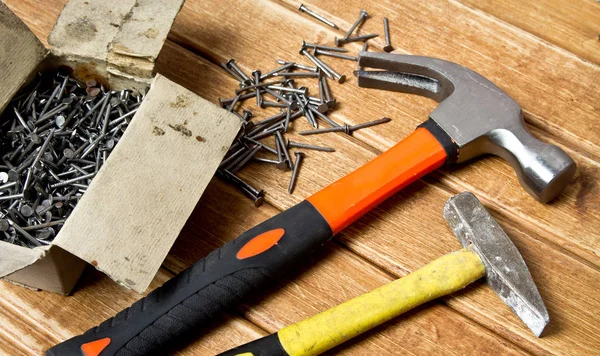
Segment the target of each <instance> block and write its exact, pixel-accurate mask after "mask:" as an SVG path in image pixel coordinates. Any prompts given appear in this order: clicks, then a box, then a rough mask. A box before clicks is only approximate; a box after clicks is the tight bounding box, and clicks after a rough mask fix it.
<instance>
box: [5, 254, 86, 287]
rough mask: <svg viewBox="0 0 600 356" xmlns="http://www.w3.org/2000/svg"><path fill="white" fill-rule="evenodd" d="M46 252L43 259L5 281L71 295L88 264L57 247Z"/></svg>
mask: <svg viewBox="0 0 600 356" xmlns="http://www.w3.org/2000/svg"><path fill="white" fill-rule="evenodd" d="M28 250H29V249H28ZM45 252H46V253H45V255H44V256H43V257H42V258H40V259H38V260H36V261H35V262H34V263H32V264H31V265H29V266H27V268H23V269H20V270H18V271H16V272H14V273H12V274H9V275H8V276H6V277H4V279H6V280H8V281H10V282H13V283H15V284H19V285H22V286H25V287H29V288H34V289H43V290H46V291H50V292H54V293H60V294H64V295H67V294H69V293H70V292H71V290H72V289H73V287H74V286H75V283H76V282H77V280H78V279H79V276H80V275H81V273H82V272H83V270H84V268H85V266H86V265H87V264H86V263H85V262H84V261H82V260H81V259H79V258H77V257H75V256H73V255H72V254H70V253H69V252H67V251H65V250H63V249H61V248H60V247H57V246H47V247H46V248H45Z"/></svg>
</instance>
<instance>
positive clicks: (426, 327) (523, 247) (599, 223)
mask: <svg viewBox="0 0 600 356" xmlns="http://www.w3.org/2000/svg"><path fill="white" fill-rule="evenodd" d="M3 1H5V2H6V3H7V4H8V5H9V6H10V7H11V8H12V9H13V10H14V11H15V12H16V13H17V14H18V15H19V16H20V17H21V18H23V20H24V21H25V22H26V23H27V24H28V25H29V26H30V28H31V29H32V30H33V31H34V33H36V35H37V36H38V37H39V38H40V39H41V40H42V41H44V42H45V40H44V39H45V38H46V37H47V35H48V34H49V32H50V30H51V28H52V24H53V23H54V22H55V20H56V17H57V16H58V13H59V12H60V10H61V8H62V6H63V4H64V0H50V1H45V2H44V6H43V7H44V11H43V12H42V11H39V6H40V5H39V3H38V1H35V0H3ZM304 3H305V4H306V5H307V6H308V7H310V8H314V9H315V10H317V11H318V12H320V13H323V14H324V15H326V16H327V17H329V18H331V19H333V20H334V21H335V22H336V23H337V24H338V25H339V26H340V27H341V28H342V29H344V28H348V27H349V26H350V25H351V23H352V22H353V21H354V19H355V18H356V16H357V14H358V12H359V10H360V9H361V8H364V9H365V10H367V11H368V12H369V13H370V14H371V15H372V16H373V18H372V19H371V20H369V21H367V22H366V24H365V25H364V26H363V28H362V30H361V31H362V32H363V33H369V32H376V33H382V29H381V18H382V17H383V16H387V17H388V18H389V19H390V25H391V31H392V41H393V44H394V46H395V47H396V52H398V53H411V54H419V55H428V56H434V57H441V58H444V59H448V60H451V61H454V62H457V63H460V64H463V65H466V66H468V67H469V68H471V69H473V70H475V71H477V72H479V73H481V74H482V75H484V76H486V77H487V78H489V79H490V80H492V81H493V82H495V83H496V84H497V85H499V86H500V87H501V88H502V89H504V90H505V91H506V92H507V93H509V94H510V95H511V96H512V97H513V98H515V99H516V100H517V101H518V102H519V103H520V104H521V105H522V107H523V111H524V115H525V120H526V122H527V123H528V124H529V128H530V129H531V131H532V132H533V134H534V135H535V136H537V137H539V138H540V139H542V140H544V141H546V142H551V143H555V144H558V145H560V146H561V147H563V148H564V149H565V151H567V152H568V153H569V154H570V155H572V157H573V158H574V159H575V161H576V162H577V163H578V165H579V170H578V172H577V174H576V177H575V178H574V180H573V182H572V184H571V185H570V186H569V187H568V188H567V189H566V191H565V193H564V195H563V196H562V197H561V198H560V199H558V200H557V201H555V202H553V203H551V204H548V205H543V204H540V203H537V202H536V201H534V200H533V199H532V198H531V197H530V196H529V195H528V194H527V193H526V192H525V191H524V190H523V189H522V188H521V187H520V185H519V183H518V182H517V179H516V177H515V175H514V172H513V171H512V170H511V168H510V167H509V165H508V164H507V163H505V162H503V161H502V160H500V159H497V158H493V157H488V158H486V159H479V160H476V161H475V162H472V163H471V164H469V165H463V166H461V167H457V168H455V169H451V170H443V171H441V172H438V173H436V174H433V175H432V176H429V177H427V178H425V179H423V180H421V181H419V182H417V183H415V184H413V185H412V186H410V187H409V188H408V189H406V190H404V191H402V192H401V193H399V194H397V195H396V196H394V197H392V198H391V199H389V200H388V201H386V202H384V203H383V204H382V205H381V206H379V207H377V208H376V209H375V210H374V211H372V212H371V213H369V214H368V215H367V216H365V217H364V218H362V219H361V220H359V221H358V222H357V223H356V224H354V225H352V226H351V227H350V228H348V229H347V230H345V231H344V232H343V233H341V234H340V235H339V236H337V237H336V239H334V241H332V242H331V243H329V244H327V245H326V247H325V248H323V249H322V250H321V251H319V252H318V253H316V254H315V255H314V257H313V258H312V259H311V260H310V261H307V263H306V264H305V265H304V266H298V268H297V269H296V270H295V271H294V272H293V273H291V274H290V275H288V276H287V277H286V278H284V279H281V280H279V281H277V283H276V284H277V285H276V286H275V287H274V288H273V289H272V293H270V294H268V295H266V296H264V297H262V298H260V299H259V300H254V301H249V302H248V303H247V304H245V305H243V306H240V307H239V308H238V309H237V310H235V311H234V312H232V313H230V314H229V315H227V316H225V317H224V318H223V320H222V321H221V322H219V323H218V324H217V325H216V326H214V327H213V328H211V329H210V331H209V332H200V331H199V333H198V334H199V335H198V339H197V340H196V341H195V342H194V343H193V344H191V345H188V346H186V347H184V348H182V349H181V351H180V352H179V354H181V355H199V354H207V355H208V354H214V353H217V352H220V351H224V350H226V349H228V348H231V347H232V346H235V345H238V344H241V343H244V342H247V341H250V340H253V339H256V338H258V337H259V336H261V335H266V334H267V333H271V332H274V331H276V330H277V329H278V328H281V327H282V326H285V325H288V324H290V323H293V322H297V321H299V320H301V319H303V318H306V317H308V316H310V315H313V314H315V313H317V312H319V311H322V310H325V309H327V308H329V307H331V306H334V305H336V304H338V303H340V302H343V301H345V300H347V299H349V298H352V297H354V296H357V295H359V294H361V293H363V292H365V291H368V290H371V289H373V288H375V287H377V286H379V285H382V284H383V283H386V282H388V281H391V280H393V279H394V278H397V277H400V276H403V275H405V274H407V273H409V272H410V271H412V270H414V269H416V268H418V267H420V266H422V265H424V264H426V263H427V262H429V261H431V260H432V259H434V258H436V257H439V256H441V255H442V254H444V253H447V252H450V251H452V250H454V249H456V248H458V247H459V246H460V244H459V243H458V240H457V239H456V237H454V236H453V234H452V233H451V231H450V230H449V229H448V228H447V226H446V224H445V221H444V219H443V218H442V216H441V211H442V207H443V204H444V202H445V201H446V199H448V198H449V197H450V196H452V195H454V194H456V193H458V192H461V191H464V190H470V191H472V192H474V193H475V194H476V195H477V196H478V197H479V198H480V199H481V201H482V202H483V203H484V204H485V205H486V206H487V207H488V208H489V209H490V211H491V212H492V214H493V215H494V216H495V217H496V219H497V220H498V221H499V222H500V224H501V225H502V226H503V227H504V228H505V230H506V231H507V233H508V234H509V236H510V237H511V238H512V239H513V241H514V242H515V244H516V245H517V247H518V248H519V250H520V251H521V253H522V254H523V257H524V259H525V261H526V262H527V264H528V266H529V268H530V270H531V274H532V275H533V278H534V279H535V281H536V284H537V285H538V288H539V290H540V293H541V295H542V297H543V298H544V300H545V302H546V305H547V307H548V310H549V313H550V318H551V322H550V325H549V326H548V327H547V330H546V333H545V335H544V337H543V338H541V339H536V338H535V337H533V336H532V335H531V333H530V332H529V330H527V329H526V328H525V327H524V326H523V325H522V324H521V322H520V321H519V320H518V318H517V317H516V316H515V315H514V314H513V313H512V312H511V311H510V310H509V309H508V308H507V307H506V306H505V305H504V304H503V303H502V302H501V301H500V300H499V299H498V298H497V297H496V296H495V295H494V293H493V292H492V291H491V290H490V289H489V288H487V287H486V286H485V284H484V283H477V284H476V285H474V286H471V287H468V288H466V289H465V290H464V291H463V292H460V293H457V294H455V295H453V296H451V297H447V298H445V299H443V300H439V301H436V302H433V303H429V304H427V305H425V306H423V307H420V308H418V309H416V310H414V311H413V312H411V313H409V314H407V315H404V316H402V317H400V318H397V319H395V320H393V321H391V322H389V323H387V324H385V325H383V326H381V327H379V328H376V329H375V330H374V331H372V332H369V333H368V334H366V335H365V336H363V337H360V338H358V339H357V340H355V341H352V342H350V343H349V344H345V345H343V346H341V347H338V348H337V349H335V350H333V351H332V352H331V354H347V355H350V354H364V355H375V354H418V355H421V354H422V355H425V354H473V355H480V354H524V353H534V354H557V355H565V354H569V355H573V354H589V355H592V354H598V353H599V352H600V317H599V316H598V315H600V184H599V183H598V178H599V177H600V139H599V138H598V137H599V136H600V125H599V123H600V84H599V83H600V67H599V64H600V41H598V34H599V33H600V21H598V19H599V18H600V4H598V3H596V2H595V1H593V0H571V1H566V0H562V1H559V0H544V1H540V2H525V1H518V0H510V1H505V2H502V4H498V3H497V2H493V1H471V0H453V1H442V0H433V1H420V0H405V1H391V0H390V1H368V2H365V1H357V0H351V1H347V2H344V6H343V7H341V6H340V2H337V1H317V0H311V1H305V2H304ZM299 4H300V2H299V1H287V0H286V1H274V0H257V1H244V0H238V1H227V2H223V1H206V0H205V1H202V0H188V1H186V4H185V5H184V7H183V9H182V11H181V13H180V14H179V16H178V17H177V19H176V21H175V24H174V26H173V30H172V32H171V33H170V35H169V40H168V41H167V43H166V45H165V47H164V48H163V51H162V54H161V56H160V57H159V60H158V63H157V68H158V70H159V71H160V72H161V73H162V74H164V75H165V76H167V77H168V78H170V79H172V80H174V81H175V82H178V83H180V84H181V85H183V86H185V87H187V88H189V89H190V90H192V91H194V92H196V93H198V94H199V95H201V96H203V97H205V98H207V99H209V100H213V101H215V100H216V99H217V98H218V97H230V96H232V95H233V91H234V89H235V88H236V86H237V84H236V83H235V82H234V81H233V80H232V79H231V78H230V77H228V76H227V75H226V73H224V72H223V71H222V70H221V69H220V68H219V67H218V66H217V65H216V63H218V62H219V61H224V60H226V59H228V58H230V57H233V58H235V59H236V60H237V61H238V63H239V64H240V65H241V66H242V67H243V68H244V69H245V70H246V71H251V70H254V69H261V70H263V71H264V70H269V69H272V68H274V67H275V66H276V64H275V63H274V60H275V59H278V58H281V59H289V60H298V61H301V62H306V61H303V60H302V59H301V58H300V57H299V55H298V54H297V51H298V48H299V44H300V41H301V40H302V39H305V40H306V41H310V42H320V43H326V44H331V43H332V42H333V37H334V36H336V35H338V36H339V35H340V34H341V32H335V31H333V30H331V29H330V28H327V27H325V26H324V25H322V24H320V23H318V22H315V21H314V20H312V19H310V18H308V17H306V16H305V15H303V14H301V13H299V12H298V11H297V10H296V8H297V7H298V6H299ZM370 43H371V45H372V47H373V50H381V48H382V45H383V39H381V38H378V39H376V40H374V41H371V42H370ZM348 48H349V49H351V50H353V51H357V50H359V49H360V45H359V44H353V45H351V46H348ZM329 62H330V63H331V64H332V65H333V66H334V67H335V68H336V69H338V70H339V71H340V72H343V73H345V74H346V75H347V76H350V74H351V71H352V70H353V69H354V68H353V64H352V63H350V62H346V61H342V60H339V61H338V60H333V59H332V60H330V61H329ZM331 87H332V88H331V90H332V93H333V94H334V96H335V97H336V98H337V99H338V102H340V105H339V108H338V110H336V111H335V112H334V113H333V114H332V117H333V118H334V119H335V120H338V121H346V122H348V123H360V122H365V121H369V120H372V119H376V118H380V117H383V116H389V117H391V118H392V119H393V121H392V122H390V123H389V124H386V125H382V126H378V127H375V128H372V129H366V130H363V131H360V132H357V133H356V134H355V136H354V137H351V138H350V137H346V136H344V135H338V134H328V135H321V136H318V137H314V138H312V139H311V140H310V142H313V143H315V144H323V145H328V146H332V147H335V148H336V150H337V151H336V153H333V154H327V153H321V152H316V153H313V152H309V153H308V157H307V158H306V161H305V165H304V166H303V168H302V171H301V174H300V179H299V182H298V186H297V188H296V192H295V193H294V195H288V194H287V184H288V178H289V176H288V175H285V174H283V175H282V174H281V172H279V171H276V170H275V169H274V168H272V167H268V166H264V165H260V164H253V165H252V166H249V167H248V168H247V169H244V170H243V171H242V172H241V176H242V177H243V178H244V179H247V180H248V181H250V182H251V183H252V184H254V185H257V186H260V187H264V188H265V189H266V190H267V192H268V195H267V202H268V204H265V205H263V206H262V207H261V208H259V209H256V208H254V207H253V206H252V204H251V202H250V201H248V200H247V199H245V198H244V197H241V196H240V195H239V194H238V193H237V192H236V191H234V190H233V189H232V188H230V187H228V186H226V185H224V184H223V183H221V182H220V181H218V180H213V182H212V183H211V184H210V185H209V187H208V189H207V191H206V193H205V195H204V197H203V198H202V199H201V201H200V203H199V204H198V205H197V207H196V210H195V212H194V213H193V215H192V216H191V217H190V219H189V220H188V222H187V224H186V226H185V227H184V230H183V232H182V234H181V235H180V237H179V239H178V240H177V242H176V243H175V245H174V247H173V249H172V250H171V252H170V254H169V256H168V257H167V259H166V261H165V263H164V264H163V268H161V270H160V272H159V273H158V275H157V276H156V278H155V280H154V282H153V283H152V285H151V287H155V286H158V285H160V284H161V283H163V282H164V281H165V280H167V279H168V278H170V277H171V276H172V275H173V274H174V273H178V272H180V271H181V270H183V269H184V268H186V267H187V266H189V265H190V264H191V263H193V262H194V261H196V260H197V259H199V258H201V257H203V256H205V255H206V254H207V253H208V252H210V251H211V250H212V249H214V248H215V247H217V246H219V245H221V244H223V243H224V242H226V241H229V240H231V239H233V238H235V237H236V236H237V235H239V234H240V233H242V232H243V231H245V230H246V229H248V228H250V227H252V226H253V225H255V224H257V223H259V222H261V221H263V220H265V219H267V218H268V217H270V216H272V215H274V214H277V213H278V212H279V211H281V210H283V209H286V208H288V207H290V206H292V205H293V204H295V203H297V202H299V201H301V200H302V199H303V198H305V197H307V196H308V195H310V194H311V193H314V192H316V191H318V190H319V189H321V188H322V187H324V186H326V185H327V184H329V183H331V182H332V181H334V180H336V179H337V178H339V177H341V176H343V175H344V174H346V173H348V172H350V171H352V170H353V169H355V168H357V167H358V166H360V165H361V164H363V163H365V162H367V161H368V160H370V159H372V158H373V157H375V156H376V155H377V154H379V153H380V152H382V151H384V150H385V149H386V148H388V147H390V146H391V145H393V144H394V143H395V142H398V141H399V140H400V139H402V138H403V137H404V136H406V135H407V134H408V133H410V132H412V130H413V129H414V127H415V126H416V125H417V124H418V123H420V122H422V121H423V120H424V119H425V118H427V114H428V113H429V112H430V111H431V110H433V108H434V107H435V105H436V104H435V103H434V102H432V101H430V100H428V99H424V98H420V97H415V96H409V95H401V94H398V93H390V92H383V91H377V90H368V89H357V86H356V80H355V79H354V78H352V77H349V80H348V82H347V83H345V84H343V85H339V84H332V85H331ZM312 90H313V91H314V88H312ZM249 107H250V108H252V106H251V105H250V106H249ZM254 111H255V112H257V113H258V112H259V111H256V110H254ZM270 113H272V111H267V112H266V113H263V114H264V115H268V114H270ZM307 127H308V125H307V124H306V122H304V121H300V120H298V121H297V122H295V123H294V125H293V130H292V131H293V132H297V131H299V130H302V129H305V128H307ZM290 137H292V138H297V139H298V140H300V141H308V140H307V139H305V138H298V137H297V136H296V135H291V136H290ZM1 284H2V286H1V287H2V292H0V295H1V296H2V298H0V306H1V307H0V310H2V313H0V318H2V319H1V320H0V323H2V325H3V327H2V328H0V349H2V350H4V352H5V353H6V354H9V355H18V354H25V355H27V354H39V353H41V352H42V350H45V349H47V348H49V347H50V346H51V345H53V344H54V343H57V342H59V341H62V340H64V339H66V338H68V337H71V336H73V335H75V334H78V333H81V332H83V331H85V330H87V329H88V328H90V327H92V326H94V325H96V324H98V323H99V322H101V321H103V320H104V319H105V318H107V317H110V316H113V315H114V314H115V313H116V312H117V311H119V310H120V309H122V308H124V307H126V306H128V305H129V304H131V303H132V302H133V301H135V300H136V299H138V298H139V295H137V294H136V293H134V292H132V291H128V290H125V289H124V288H122V287H120V286H118V285H116V284H115V283H113V282H111V281H110V280H109V279H108V278H107V277H105V276H103V275H102V274H101V273H100V272H97V271H94V270H92V269H89V270H88V271H87V273H86V274H85V275H84V277H83V278H82V280H81V281H80V283H79V286H78V287H77V288H76V290H75V292H74V294H73V296H71V297H61V296H57V295H53V294H49V293H45V292H34V291H29V290H26V289H23V288H20V287H16V286H13V285H11V284H9V283H6V282H1Z"/></svg>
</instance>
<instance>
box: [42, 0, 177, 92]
mask: <svg viewBox="0 0 600 356" xmlns="http://www.w3.org/2000/svg"><path fill="white" fill-rule="evenodd" d="M183 2H184V0H96V1H91V0H69V2H68V3H67V4H66V5H65V7H64V9H63V10H62V12H61V14H60V16H59V18H58V20H57V21H56V24H55V25H54V28H53V29H52V33H51V34H50V37H49V38H48V42H49V43H50V44H51V45H52V52H53V53H54V54H55V55H57V56H58V57H60V59H61V60H62V61H65V62H67V63H68V64H70V65H71V66H72V67H74V69H75V72H74V74H75V76H78V77H80V79H87V78H86V76H101V77H104V78H106V79H108V81H109V85H110V86H111V89H116V90H120V89H124V88H121V87H120V85H121V83H122V82H123V80H120V81H117V82H116V84H115V85H113V83H112V81H111V77H112V76H118V75H119V74H120V73H123V74H125V75H126V78H128V79H129V78H134V79H135V81H137V82H140V83H145V84H147V83H148V82H150V80H151V79H152V77H153V74H154V73H153V71H154V62H155V60H156V58H157V57H158V54H159V53H160V50H161V48H162V46H163V44H164V41H165V40H166V38H167V34H168V33H169V31H170V29H171V25H172V24H173V21H174V19H175V16H176V15H177V13H178V12H179V10H180V9H181V6H182V5H183ZM111 68H112V69H113V70H111ZM126 82H127V81H126ZM127 84H128V85H127V87H128V88H131V87H132V86H133V87H135V84H132V83H127Z"/></svg>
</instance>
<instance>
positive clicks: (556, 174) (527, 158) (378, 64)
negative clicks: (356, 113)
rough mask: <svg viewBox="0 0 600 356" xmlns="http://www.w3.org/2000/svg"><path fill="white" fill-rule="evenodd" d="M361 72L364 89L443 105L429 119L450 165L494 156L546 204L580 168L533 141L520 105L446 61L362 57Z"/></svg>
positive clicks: (378, 55) (555, 149) (564, 155)
mask: <svg viewBox="0 0 600 356" xmlns="http://www.w3.org/2000/svg"><path fill="white" fill-rule="evenodd" d="M359 66H361V67H369V68H377V69H383V70H384V71H364V70H360V71H357V77H358V84H359V86H361V87H366V88H376V89H384V90H391V91H399V92H404V93H411V94H418V95H422V96H426V97H429V98H431V99H434V100H436V101H438V102H439V103H440V105H439V106H438V107H437V108H436V109H435V110H434V111H433V112H432V113H431V114H430V115H429V117H430V120H429V121H430V122H427V124H428V125H429V126H430V127H429V129H430V131H431V126H435V129H437V130H438V131H439V132H440V133H441V134H442V135H444V136H446V137H447V138H446V139H447V140H448V142H449V143H448V144H445V147H446V151H447V153H448V159H447V162H446V163H460V162H464V161H467V160H469V159H471V158H474V157H477V156H479V155H482V154H486V153H488V154H494V155H497V156H500V157H502V158H504V159H505V160H507V161H508V162H509V163H510V165H511V166H512V167H513V168H514V170H515V171H516V173H517V176H518V178H519V181H520V182H521V185H522V186H523V187H524V188H525V190H527V192H529V194H531V195H532V196H533V197H535V198H536V199H537V200H539V201H541V202H548V201H550V200H552V199H554V198H555V197H557V196H558V195H559V194H560V193H561V192H562V190H563V189H564V188H565V186H566V185H567V184H568V183H569V181H570V180H571V178H572V176H573V174H574V173H575V169H576V165H575V162H574V161H573V159H571V157H570V156H569V155H568V154H567V153H565V152H564V151H563V150H562V149H561V148H559V147H557V146H555V145H550V144H546V143H543V142H541V141H539V140H538V139H536V138H534V137H533V136H532V135H531V134H530V133H529V131H527V129H526V127H525V123H524V121H523V115H522V111H521V107H520V106H519V104H518V103H517V102H516V101H515V100H513V99H512V98H511V97H510V96H509V95H508V94H506V93H505V92H504V91H503V90H502V89H500V88H498V87H497V86H496V85H494V84H493V83H492V82H490V81H489V80H487V79H486V78H485V77H483V76H481V75H480V74H478V73H476V72H474V71H472V70H470V69H468V68H465V67H463V66H461V65H458V64H456V63H452V62H448V61H445V60H441V59H436V58H430V57H421V56H410V55H400V54H388V53H375V52H361V53H360V54H359Z"/></svg>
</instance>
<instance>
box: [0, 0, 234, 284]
mask: <svg viewBox="0 0 600 356" xmlns="http://www.w3.org/2000/svg"><path fill="white" fill-rule="evenodd" d="M182 3H183V0H176V1H174V0H162V1H161V0H86V1H83V0H71V1H69V3H68V4H67V5H66V6H65V8H64V9H63V11H62V13H61V15H60V17H59V19H58V21H57V23H56V25H55V27H54V29H53V31H52V34H51V35H50V38H49V43H50V44H51V45H52V46H53V47H52V48H51V49H50V50H47V49H46V48H44V46H43V45H42V44H41V43H40V42H39V41H38V40H37V38H36V37H35V36H34V35H33V34H32V33H31V32H30V31H29V29H28V28H27V27H26V26H25V24H23V23H22V22H21V21H20V19H19V18H18V17H17V16H16V15H15V14H13V13H12V12H11V11H10V10H9V9H8V8H7V7H6V5H4V4H3V3H1V2H0V72H2V73H3V76H2V77H0V112H2V111H3V110H4V109H5V108H6V107H7V105H8V104H9V102H10V100H11V98H12V97H13V96H14V95H15V94H16V93H17V92H18V90H19V89H20V88H21V87H22V86H23V85H25V84H26V83H28V82H29V80H31V79H32V78H33V76H34V75H35V73H36V72H37V71H39V70H44V69H50V68H53V67H54V68H55V67H56V66H58V65H62V64H66V65H69V66H70V67H72V68H73V69H74V72H73V76H75V77H76V78H77V79H80V80H87V79H90V78H94V79H96V80H98V81H100V82H102V83H105V84H107V85H109V86H110V87H111V89H114V90H120V89H124V88H135V89H138V90H141V91H144V92H145V91H146V90H147V95H146V98H145V100H144V101H143V103H142V105H141V106H140V107H139V109H138V111H137V112H136V114H135V116H134V117H133V119H132V121H131V123H130V124H129V126H128V128H127V130H126V131H125V133H124V135H123V137H122V138H121V140H120V142H119V144H118V145H117V146H116V147H115V149H114V150H113V152H112V153H111V155H110V157H109V158H108V160H107V161H106V163H105V164H104V165H103V166H102V168H101V169H100V171H99V172H98V174H97V175H96V176H95V178H94V179H93V181H92V183H91V185H90V186H89V188H88V190H87V192H86V193H85V194H84V196H83V197H82V198H81V200H80V201H79V203H78V205H77V207H76V208H75V210H74V211H73V213H72V214H71V216H70V217H69V218H68V219H67V221H66V223H65V225H64V226H63V228H62V229H61V231H60V232H59V234H58V235H57V236H56V237H55V239H54V241H53V243H52V245H50V246H41V247H37V248H33V249H28V248H23V247H20V246H16V245H11V244H8V243H5V242H1V241H0V277H4V278H5V279H7V280H10V281H12V282H14V283H17V284H21V285H24V286H28V287H31V288H39V289H44V290H48V291H52V292H57V293H62V294H68V293H69V292H70V291H71V290H72V288H73V286H74V285H75V282H76V281H77V279H78V278H79V276H80V275H81V273H82V271H83V268H84V267H85V265H86V262H87V263H90V264H92V265H94V266H95V267H96V268H98V269H99V270H101V271H103V272H104V273H106V274H107V275H108V276H110V277H111V278H112V279H114V280H115V281H117V282H119V283H122V284H123V285H125V286H127V287H129V288H131V289H134V290H136V291H137V292H140V293H142V292H144V291H145V290H146V289H147V287H148V285H149V284H150V282H151V281H152V279H153V277H154V275H155V274H156V272H157V271H158V269H159V268H160V265H161V264H162V262H163V260H164V258H165V256H166V255H167V253H168V251H169V250H170V248H171V246H172V244H173V242H174V241H175V239H176V238H177V236H178V235H179V232H180V231H181V229H182V227H183V225H184V224H185V222H186V220H187V218H188V217H189V215H190V214H191V212H192V210H193V209H194V207H195V205H196V204H197V202H198V200H199V199H200V197H201V195H202V193H203V191H204V189H205V188H206V186H207V185H208V183H209V181H210V179H211V178H212V176H213V175H214V173H215V171H216V169H217V166H218V164H219V162H220V161H221V160H222V158H223V156H224V155H225V153H226V151H227V149H228V147H229V146H230V144H231V142H232V141H233V139H234V138H235V136H236V134H237V132H238V130H239V127H240V122H239V120H238V119H237V118H236V117H235V116H234V115H232V114H231V113H229V112H227V111H225V110H223V109H221V108H219V107H217V106H216V105H214V104H212V103H209V102H207V101H206V100H204V99H202V98H200V97H198V96H197V95H195V94H194V93H192V92H190V91H188V90H186V89H184V88H183V87H181V86H179V85H177V84H175V83H173V82H171V81H170V80H168V79H167V78H165V77H163V76H161V75H160V74H158V75H156V76H154V61H155V60H156V58H157V57H158V54H159V52H160V49H161V48H162V45H163V43H164V41H165V39H166V36H167V34H168V32H169V30H170V27H171V25H172V23H173V20H174V18H175V16H176V14H177V13H178V11H179V9H180V8H181V5H182ZM150 83H151V85H150V88H149V89H148V85H149V84H150ZM182 126H184V127H185V128H186V130H185V133H186V134H182V132H181V130H175V129H173V128H177V127H182ZM189 133H191V134H189Z"/></svg>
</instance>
